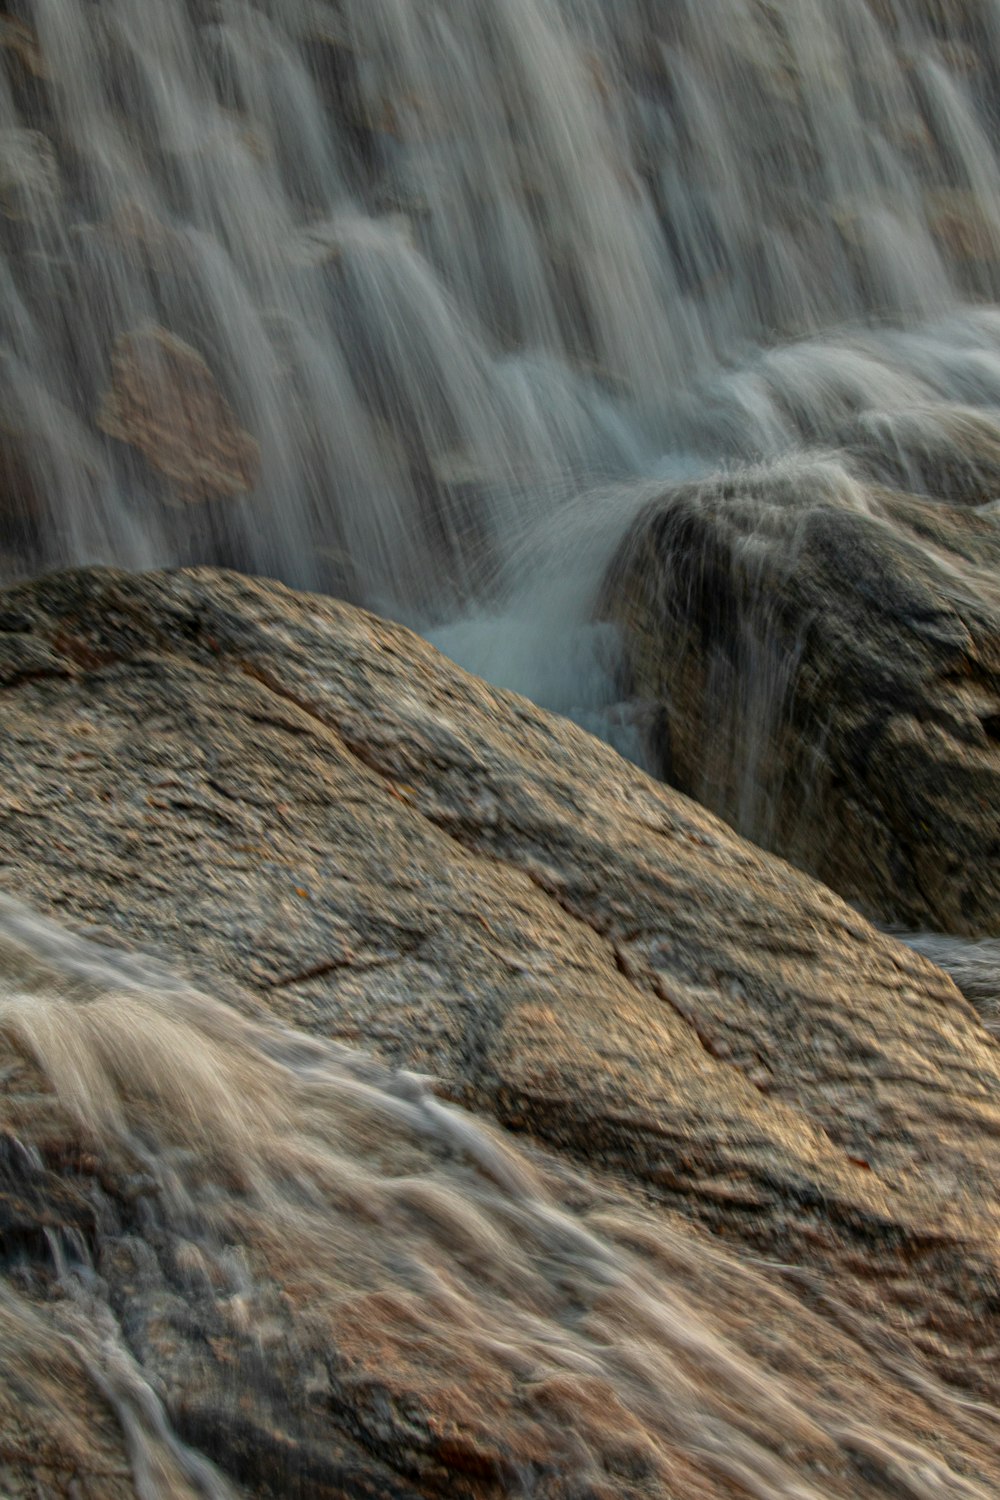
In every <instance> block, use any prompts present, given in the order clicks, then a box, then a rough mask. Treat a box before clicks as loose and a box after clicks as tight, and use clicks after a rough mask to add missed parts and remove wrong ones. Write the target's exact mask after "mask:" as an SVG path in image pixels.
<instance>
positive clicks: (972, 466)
mask: <svg viewBox="0 0 1000 1500" xmlns="http://www.w3.org/2000/svg"><path fill="white" fill-rule="evenodd" d="M840 438H841V440H842V442H843V446H844V447H845V448H846V449H847V452H848V453H849V454H850V455H851V457H852V458H854V459H856V460H857V461H859V462H860V463H861V465H862V466H863V468H864V469H865V471H866V472H867V473H869V474H870V475H871V476H872V477H873V478H875V479H877V480H878V481H879V482H880V483H882V484H889V485H892V486H894V487H898V488H900V489H903V490H908V491H910V492H912V493H914V494H921V495H929V496H930V497H931V498H932V499H935V500H950V501H951V502H952V503H953V504H961V505H987V504H990V503H992V502H993V501H994V500H996V499H998V498H1000V413H998V412H995V411H984V410H982V409H981V408H979V407H973V406H956V405H949V404H947V403H944V402H942V403H940V404H939V405H937V406H926V407H908V408H906V409H905V410H903V411H889V412H880V411H869V412H865V413H863V414H862V415H861V416H859V417H857V418H855V419H854V420H853V422H852V423H851V424H850V425H849V426H848V427H847V428H845V429H844V430H843V431H842V432H841V433H840Z"/></svg>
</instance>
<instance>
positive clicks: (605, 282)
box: [0, 0, 1000, 719]
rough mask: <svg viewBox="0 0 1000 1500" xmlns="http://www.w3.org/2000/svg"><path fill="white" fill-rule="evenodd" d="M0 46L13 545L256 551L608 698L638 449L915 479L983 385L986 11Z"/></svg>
mask: <svg viewBox="0 0 1000 1500" xmlns="http://www.w3.org/2000/svg"><path fill="white" fill-rule="evenodd" d="M0 54H2V58H3V64H4V66H3V86H2V89H0V275H2V278H3V284H2V287H0V383H2V389H3V418H2V422H3V439H4V443H3V447H4V467H3V473H2V474H0V516H2V520H3V534H4V538H5V543H4V546H5V556H4V557H3V558H2V559H0V564H2V566H3V568H4V569H5V570H6V571H7V572H8V573H13V572H23V571H26V570H31V569H36V568H38V567H40V566H49V565H53V564H57V563H61V562H65V561H80V560H109V561H115V562H118V563H121V564H124V565H128V566H145V565H150V564H154V563H172V562H186V561H220V562H225V563H229V564H233V565H236V566H239V567H244V568H248V569H252V570H255V571H258V572H262V573H264V574H276V575H279V576H281V577H283V578H285V579H286V580H289V581H291V582H293V583H296V584H299V585H303V586H308V587H318V588H321V589H326V590H330V591H333V592H337V593H340V594H344V595H346V596H348V597H350V598H354V599H357V600H361V601H363V602H365V603H367V604H370V605H373V606H375V607H376V608H378V609H381V610H382V611H384V612H387V613H390V614H393V615H396V616H398V617H403V618H405V619H407V620H408V621H410V622H412V623H416V624H417V625H418V626H420V627H421V628H423V629H426V630H428V631H430V632H432V633H433V634H434V635H435V638H436V639H438V640H439V641H440V642H441V644H442V645H444V646H445V647H446V649H448V650H450V651H452V652H453V653H454V654H456V655H458V656H459V657H460V658H462V659H463V660H465V661H467V662H468V663H469V664H471V665H473V666H479V667H481V668H483V669H484V670H485V671H486V672H488V673H489V674H490V675H492V676H494V677H495V678H498V679H500V680H502V681H505V682H508V683H510V684H511V685H514V686H518V687H522V688H525V689H526V690H528V691H529V692H532V693H534V694H535V695H537V696H539V697H541V698H543V699H544V700H545V701H547V702H549V703H550V704H552V705H553V706H556V707H560V708H564V709H570V708H573V707H574V706H575V707H576V708H577V709H578V710H579V712H580V713H581V715H582V716H583V717H584V718H585V719H588V717H592V716H593V714H594V713H596V712H597V711H598V709H599V707H600V704H601V703H602V702H604V703H606V700H607V697H608V694H609V693H610V692H611V691H612V687H611V676H612V673H611V670H610V666H609V660H608V651H607V646H606V642H604V640H603V638H602V637H601V636H600V633H599V632H598V633H597V634H595V633H594V632H593V631H592V630H591V629H590V627H589V626H588V624H587V622H588V619H589V616H590V613H591V609H592V605H593V598H594V590H595V588H596V585H597V581H598V579H599V574H600V563H601V561H602V560H604V559H605V558H606V556H607V554H608V552H609V551H610V549H611V548H612V547H613V545H614V543H615V541H616V540H617V539H618V538H619V537H620V535H621V534H622V531H623V529H624V527H625V526H626V525H627V522H628V520H629V518H630V516H631V515H632V514H633V512H634V508H635V496H634V488H633V483H632V482H633V481H634V480H636V479H637V478H639V477H641V478H644V479H648V478H659V479H661V480H670V479H674V478H683V477H687V476H690V475H691V474H696V473H705V472H707V471H708V470H710V469H712V468H713V467H714V466H717V465H718V464H719V463H720V462H724V463H728V464H733V463H740V462H746V461H753V462H755V463H760V462H770V461H772V460H774V459H782V460H787V459H788V457H789V456H790V455H795V454H796V453H799V452H801V451H803V450H805V449H806V448H808V447H810V446H815V445H817V444H821V445H831V444H833V445H836V444H838V443H840V442H843V441H844V440H845V433H847V432H849V431H850V432H856V431H857V430H859V429H860V430H863V431H864V432H866V433H868V434H869V435H872V434H874V435H875V440H876V446H879V447H880V450H884V451H887V452H889V453H890V454H892V453H896V454H897V456H899V461H900V463H902V465H903V468H904V469H905V476H904V477H905V480H906V482H907V483H908V484H909V485H910V487H912V488H917V489H919V488H920V487H921V481H922V473H921V464H922V450H921V445H920V442H919V441H917V442H915V441H913V433H914V430H915V429H916V430H917V431H918V432H920V431H923V429H924V428H925V427H926V424H927V423H928V421H930V422H931V423H933V422H934V420H936V418H935V415H934V414H935V413H936V412H940V413H942V414H943V416H942V420H945V419H946V418H947V417H948V415H949V414H952V415H953V414H954V410H955V408H956V406H957V407H958V408H960V412H961V413H967V412H968V411H970V410H972V411H974V412H985V413H986V414H987V416H989V414H990V409H991V408H995V407H997V406H1000V320H998V316H997V314H996V313H995V312H994V311H991V310H990V309H989V308H988V307H987V306H986V304H987V303H988V302H989V301H990V300H991V299H994V298H995V297H996V296H997V293H998V289H1000V164H998V160H997V155H996V152H995V150H994V136H995V111H994V106H993V100H994V99H995V96H996V89H997V86H998V82H1000V4H998V3H997V0H979V3H977V4H975V5H974V6H968V5H963V6H954V7H945V6H941V5H938V4H934V5H930V4H926V3H921V0H837V3H834V4H831V3H829V0H779V3H765V0H675V3H672V4H669V5H666V4H664V5H652V4H649V3H648V0H419V3H414V0H258V3H255V4H254V3H251V0H158V3H157V4H156V5H155V6H150V5H149V4H148V3H146V0H101V3H94V0H18V3H17V4H16V6H12V11H11V14H9V15H6V16H3V17H0ZM897 467H898V465H897ZM581 550H582V551H583V553H584V556H583V557H582V559H580V558H578V552H580V551H581ZM542 641H543V642H544V654H545V655H546V656H547V662H546V664H545V665H544V668H543V669H540V663H539V659H538V658H539V655H540V651H539V648H538V643H539V642H542Z"/></svg>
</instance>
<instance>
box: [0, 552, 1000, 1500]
mask: <svg viewBox="0 0 1000 1500" xmlns="http://www.w3.org/2000/svg"><path fill="white" fill-rule="evenodd" d="M0 707H2V712H3V723H4V734H3V736H2V737H0V889H2V890H3V891H6V892H8V893H10V895H12V896H16V897H17V898H18V900H19V901H27V902H29V903H31V905H32V906H33V907H35V908H36V909H38V910H41V911H43V912H48V913H50V914H59V915H60V917H61V919H62V922H63V924H64V925H68V926H69V927H71V928H77V929H79V928H80V927H81V925H85V926H86V927H87V928H88V929H89V930H90V932H91V935H92V936H96V937H97V938H98V939H99V940H100V941H101V942H102V943H103V944H105V945H107V944H108V943H113V944H114V945H116V946H118V947H120V946H121V945H125V946H127V947H132V948H134V947H136V946H139V947H142V948H143V949H145V950H152V955H153V957H152V958H148V959H145V960H142V963H141V964H140V963H139V962H138V961H136V960H132V959H126V958H124V957H122V956H121V955H120V954H119V955H118V956H117V957H116V956H115V955H114V954H113V953H112V954H109V953H107V952H102V951H99V950H96V949H94V948H93V947H83V948H81V947H80V946H79V944H77V943H75V941H74V940H73V939H71V938H70V937H67V936H66V934H65V932H61V931H60V930H53V929H50V928H47V927H45V926H41V925H39V923H38V922H37V921H34V920H33V919H31V918H29V917H27V916H25V915H24V914H23V913H22V912H20V910H19V908H15V907H11V906H10V905H9V904H8V905H7V906H4V905H3V904H2V902H0V1079H2V1080H3V1083H2V1086H3V1089H4V1097H5V1104H6V1114H5V1128H6V1131H7V1135H6V1136H5V1137H4V1138H3V1140H2V1141H0V1148H2V1149H0V1250H2V1257H0V1272H2V1273H3V1274H2V1276H0V1296H2V1297H3V1298H4V1299H6V1303H8V1304H9V1306H10V1308H11V1320H10V1322H9V1329H10V1332H9V1333H5V1335H4V1342H3V1343H2V1344H0V1411H7V1410H8V1409H11V1410H13V1409H15V1408H16V1409H17V1410H18V1411H19V1412H20V1417H19V1422H20V1430H21V1431H22V1432H23V1434H24V1436H23V1439H22V1440H20V1443H19V1445H18V1444H14V1445H8V1448H5V1449H4V1450H3V1452H2V1453H0V1461H2V1462H3V1463H5V1464H6V1465H7V1469H6V1471H3V1470H0V1472H2V1473H3V1474H4V1478H3V1483H4V1484H5V1485H6V1488H7V1491H8V1492H9V1493H12V1494H14V1495H18V1496H20V1495H21V1494H32V1495H34V1494H37V1493H38V1488H39V1487H40V1486H42V1485H48V1487H49V1488H48V1490H46V1491H45V1493H52V1494H67V1495H68V1494H77V1495H81V1494H82V1495H85V1496H95V1497H96V1496H104V1495H112V1494H117V1493H118V1492H119V1491H118V1489H116V1488H115V1486H116V1485H117V1486H119V1487H120V1485H121V1483H122V1482H123V1481H122V1474H123V1473H127V1469H126V1468H125V1466H124V1457H123V1455H124V1452H125V1448H124V1445H123V1444H121V1443H119V1445H118V1447H117V1448H116V1445H115V1440H114V1431H113V1424H112V1426H111V1427H110V1428H109V1425H108V1424H109V1417H108V1413H109V1412H111V1411H113V1412H114V1413H116V1414H117V1416H118V1419H119V1421H120V1423H121V1427H122V1430H123V1431H124V1433H125V1434H126V1436H127V1438H128V1453H129V1455H130V1458H131V1461H132V1465H133V1472H134V1473H136V1474H138V1473H139V1471H140V1469H143V1466H144V1471H145V1472H147V1473H148V1472H149V1471H150V1470H152V1472H153V1473H154V1475H158V1476H159V1478H158V1483H159V1484H160V1487H161V1491H162V1492H163V1493H169V1494H178V1495H180V1494H184V1495H186V1494H188V1493H191V1494H194V1493H208V1494H226V1493H233V1492H234V1491H232V1490H227V1489H226V1488H225V1486H224V1481H223V1478H222V1477H221V1476H222V1475H223V1474H225V1475H227V1476H228V1480H227V1481H225V1482H226V1483H230V1484H232V1485H233V1486H234V1487H235V1493H237V1494H242V1495H253V1496H258V1495H259V1496H261V1497H263V1496H272V1495H277V1494H280V1495H291V1494H301V1495H303V1496H329V1497H341V1496H362V1495H364V1496H374V1495H379V1496H398V1497H416V1496H432V1495H442V1496H443V1495H447V1496H458V1497H462V1496H465V1497H470V1500H480V1497H482V1500H485V1497H496V1500H499V1497H500V1496H505V1495H510V1494H516V1493H530V1494H533V1495H536V1496H540V1497H546V1500H567V1497H568V1496H570V1495H573V1496H580V1497H589V1500H612V1497H615V1500H620V1497H624V1500H629V1497H634V1500H639V1497H659V1500H667V1497H669V1496H673V1495H677V1494H684V1495H688V1496H697V1497H702V1500H737V1497H738V1496H745V1495H747V1494H751V1495H755V1496H758V1497H765V1496H766V1497H769V1500H771V1497H773V1500H781V1497H785V1500H792V1497H803V1496H808V1497H811V1500H832V1497H842V1500H855V1497H875V1496H879V1497H883V1496H884V1497H886V1500H888V1497H889V1496H890V1495H896V1494H898V1493H900V1486H903V1488H904V1489H906V1487H907V1486H908V1489H907V1490H906V1492H908V1493H910V1494H912V1495H927V1496H930V1495H932V1494H933V1495H934V1496H937V1495H941V1496H954V1497H956V1500H957V1497H959V1496H964V1497H966V1500H969V1497H977V1500H986V1497H987V1496H988V1495H990V1494H992V1493H995V1492H996V1489H997V1486H998V1485H1000V1466H998V1464H997V1457H996V1451H995V1446H994V1445H993V1443H992V1435H991V1433H990V1430H989V1427H988V1423H987V1421H986V1418H985V1417H984V1416H982V1415H981V1411H982V1403H983V1402H986V1403H988V1402H990V1401H995V1400H996V1397H997V1395H998V1393H1000V1372H998V1368H997V1363H996V1328H997V1311H998V1303H997V1296H998V1284H1000V1275H998V1273H1000V1254H998V1248H997V1247H998V1244H1000V1235H998V1229H1000V1208H998V1205H997V1197H996V1191H995V1185H996V1180H997V1172H998V1167H1000V1149H998V1144H997V1143H998V1140H1000V1052H998V1050H997V1047H996V1044H995V1042H994V1041H993V1040H992V1039H991V1037H990V1035H989V1034H988V1032H987V1031H986V1030H985V1029H984V1028H983V1025H982V1023H981V1021H980V1019H979V1017H978V1016H977V1015H976V1013H975V1011H974V1010H973V1009H972V1007H971V1006H970V1005H969V1004H968V1003H967V1002H966V1001H965V999H964V998H963V997H962V996H961V995H960V994H959V993H958V991H957V990H956V989H955V988H954V986H953V985H952V984H951V982H950V981H949V980H948V979H947V978H946V977H945V976H944V974H943V973H941V972H940V971H939V970H937V969H935V968H934V967H933V965H931V964H930V963H928V962H927V961H925V960H924V959H923V958H921V957H919V956H917V955H916V954H914V953H911V952H910V951H909V950H908V949H906V948H903V947H900V946H899V945H898V944H897V943H895V942H894V941H892V940H891V939H889V938H887V937H885V936H883V935H881V934H880V933H878V932H877V931H875V930H874V929H873V928H871V927H870V926H868V925H867V923H866V922H865V921H864V920H863V919H862V918H860V917H859V916H857V914H856V913H855V912H853V911H852V910H851V909H850V908H848V907H847V906H845V905H844V904H843V903H842V902H841V901H840V900H839V899H838V898H837V897H835V896H834V895H832V894H831V893H830V892H829V891H828V890H826V889H824V888H823V887H822V886H820V885H817V884H816V883H814V882H813V881H812V880H811V879H809V878H808V877H806V876H804V875H802V874H800V873H798V872H797V871H796V870H794V869H793V868H792V867H790V866H788V865H786V864H784V863H783V862H782V861H781V860H779V859H775V858H773V857H770V856H767V855H764V854H761V853H760V852H759V851H757V850H755V849H754V848H752V847H751V846H750V845H748V844H745V843H743V842H741V841H740V840H739V839H738V838H737V837H735V836H734V835H733V834H732V833H731V832H730V831H729V830H728V829H727V828H726V827H725V825H724V824H722V823H721V822H720V821H718V820H717V819H715V818H714V817H713V816H712V815H711V814H709V813H707V812H705V811H704V810H703V809H702V808H700V807H698V806H697V805H695V804H694V803H692V802H689V801H688V800H686V799H685V798H684V797H683V796H681V795H680V794H678V793H677V792H675V791H672V790H670V789H669V788H667V787H665V786H662V785H660V784H657V783H655V782H653V781H651V780H650V779H649V778H647V777H646V776H645V775H643V774H642V773H641V772H639V771H638V770H637V769H635V768H634V767H632V766H630V765H629V764H627V763H626V762H624V761H623V760H621V759H620V758H619V757H618V756H617V755H615V754H614V752H613V751H611V750H610V749H609V748H608V747H606V746H604V745H602V744H600V743H598V742H597V741H595V740H593V739H591V738H590V737H589V736H588V735H586V734H585V733H583V732H582V731H581V730H578V729H577V728H575V727H574V726H572V725H569V724H567V723H564V722H562V721H560V720H557V719H555V718H553V717H551V716H549V715H547V714H545V713H543V712H541V711H540V710H537V709H535V708H534V707H532V706H531V705H530V704H528V703H526V702H524V701H523V700H521V699H518V698H516V697H513V696H511V695H508V694H504V693H500V692H496V691H493V690H491V689H490V688H488V687H486V686H485V685H484V684H482V683H481V682H478V681H476V680H475V679H473V678H470V677H468V676H467V675H465V674H464V673H462V672H461V671H460V670H459V669H458V668H456V667H454V666H453V665H451V664H450V663H448V662H447V661H446V660H444V659H443V658H442V657H440V656H439V655H438V654H437V653H436V652H435V651H434V650H433V649H432V648H431V647H430V646H428V645H427V644H426V643H425V642H422V641H420V640H419V639H417V638H416V637H414V636H413V635H411V634H410V633H408V632H407V631H405V630H403V629H401V628H399V627H396V626H392V625H388V624H386V623H384V622H382V621H380V620H377V619H375V618H374V617H372V616H370V615H366V614H364V613H362V612H360V611H358V610H355V609H352V608H350V607H348V606H346V605H341V604H337V603H334V602H331V601H328V600H322V599H319V598H316V597H308V596H302V595H296V594H294V593H291V592H289V591H287V590H285V589H283V588H281V587H279V586H277V585H269V584H264V583H258V582H253V581H250V580H247V579H244V578H239V577H236V576H233V575H226V574H219V573H211V572H208V571H202V572H195V573H175V574H161V575H152V576H145V577H139V578H136V577H129V576H125V575H122V574H117V573H112V572H103V571H81V572H76V573H70V574H64V575H57V576H53V577H50V578H48V579H45V580H42V581H41V582H38V583H35V584H30V585H23V586H20V587H17V588H14V589H11V590H9V591H7V593H6V594H4V595H0ZM163 957H167V958H169V959H170V961H171V962H172V963H173V964H174V966H175V967H177V968H178V969H179V971H180V972H179V977H177V978H168V977H165V976H163V975H160V974H159V972H158V970H157V969H156V968H155V967H154V968H153V969H152V970H150V967H149V966H150V965H151V964H153V963H154V961H155V960H156V959H157V958H159V959H162V958H163ZM143 965H145V967H143ZM191 985H197V986H199V987H200V989H201V990H202V991H204V992H211V993H212V995H213V996H214V998H213V999H205V998H201V997H199V995H198V994H196V993H194V992H193V991H192V989H191V988H190V986H191ZM343 1043H346V1044H348V1045H349V1046H350V1047H351V1048H353V1047H356V1046H359V1045H360V1046H363V1047H364V1048H366V1049H369V1050H370V1051H372V1052H374V1053H375V1054H377V1055H378V1057H379V1058H380V1059H381V1062H380V1063H375V1062H371V1063H366V1062H364V1061H363V1060H362V1059H359V1058H358V1056H357V1055H356V1054H355V1053H353V1052H348V1051H344V1050H338V1046H339V1045H340V1044H343ZM387 1066H388V1067H390V1068H399V1067H403V1068H406V1069H408V1070H411V1071H410V1072H409V1073H407V1074H405V1075H399V1074H396V1073H394V1072H386V1071H385V1068H386V1067H387ZM412 1070H416V1071H417V1072H418V1073H420V1074H430V1075H433V1076H434V1077H436V1078H437V1080H438V1083H437V1085H436V1091H437V1092H436V1095H435V1094H434V1093H429V1092H427V1088H426V1085H423V1084H421V1083H420V1082H419V1081H418V1080H417V1079H415V1078H414V1077H413V1076H412ZM442 1098H443V1099H445V1100H448V1101H451V1104H452V1108H451V1109H449V1110H445V1111H442V1109H441V1105H440V1100H441V1099H442ZM455 1106H462V1107H463V1108H457V1107H455ZM466 1108H471V1109H472V1110H474V1111H476V1112H477V1113H478V1114H479V1115H480V1116H481V1117H492V1118H493V1120H494V1121H495V1122H496V1124H495V1125H494V1126H492V1127H490V1126H487V1125H486V1124H477V1123H476V1122H475V1121H474V1120H473V1119H472V1118H471V1117H470V1116H468V1115H467V1114H465V1113H464V1109H466ZM74 1264H76V1265H80V1266H81V1267H82V1269H80V1270H79V1271H78V1272H76V1273H75V1274H74V1272H73V1270H72V1267H73V1265H74ZM36 1328H37V1329H38V1330H39V1332H38V1333H37V1334H36V1335H33V1333H32V1330H33V1329H36ZM42 1335H44V1338H43V1337H42ZM33 1336H34V1337H35V1338H36V1341H37V1346H38V1348H39V1350H40V1351H41V1357H40V1360H39V1361H38V1362H36V1363H35V1364H32V1362H31V1360H30V1359H29V1358H28V1355H27V1350H28V1349H29V1348H30V1347H31V1340H32V1337H33ZM63 1367H66V1369H65V1370H64V1369H63ZM64 1402H70V1403H73V1411H75V1410H76V1403H77V1402H79V1403H80V1408H79V1409H80V1410H81V1411H83V1412H84V1413H87V1412H89V1411H91V1410H92V1418H93V1419H92V1422H91V1424H90V1427H89V1428H88V1426H87V1424H86V1422H84V1424H83V1425H82V1426H81V1425H80V1424H79V1423H77V1424H76V1425H74V1423H73V1411H70V1412H68V1413H63V1415H62V1418H61V1419H60V1420H61V1425H60V1424H59V1423H57V1422H56V1421H55V1417H54V1413H57V1412H59V1411H60V1410H61V1407H62V1404H63V1403H64ZM64 1429H65V1433H64ZM88 1432H92V1434H93V1445H92V1447H91V1448H88V1446H87V1434H88ZM46 1434H47V1437H46V1442H47V1444H48V1446H47V1448H46V1449H45V1456H44V1464H45V1468H44V1473H43V1474H42V1477H41V1478H39V1472H40V1471H38V1464H39V1463H40V1462H42V1460H36V1459H34V1458H33V1457H32V1446H31V1445H32V1443H33V1442H35V1441H36V1440H37V1441H40V1440H41V1437H42V1436H43V1435H46ZM927 1434H932V1435H933V1436H932V1438H931V1440H930V1443H929V1446H928V1440H927ZM53 1449H55V1451H53ZM209 1459H211V1460H212V1461H214V1464H215V1465H216V1468H214V1469H210V1468H209V1467H207V1464H208V1460H209ZM33 1465H34V1468H33ZM960 1476H961V1477H960ZM71 1485H75V1489H72V1488H71V1487H70V1486H71ZM32 1486H34V1488H33V1487H32ZM150 1492H153V1491H152V1489H151V1487H150V1485H149V1484H148V1483H147V1487H146V1489H144V1490H143V1491H142V1493H150Z"/></svg>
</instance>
